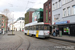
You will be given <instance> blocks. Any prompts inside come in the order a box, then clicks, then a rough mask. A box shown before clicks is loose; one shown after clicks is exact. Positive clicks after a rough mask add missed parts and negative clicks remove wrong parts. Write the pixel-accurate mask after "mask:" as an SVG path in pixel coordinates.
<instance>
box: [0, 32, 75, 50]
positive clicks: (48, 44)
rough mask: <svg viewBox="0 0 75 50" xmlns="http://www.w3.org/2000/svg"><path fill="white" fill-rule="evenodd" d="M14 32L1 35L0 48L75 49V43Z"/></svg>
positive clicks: (28, 49) (17, 49)
mask: <svg viewBox="0 0 75 50" xmlns="http://www.w3.org/2000/svg"><path fill="white" fill-rule="evenodd" d="M9 33H10V34H11V32H9ZM14 34H15V35H8V34H5V35H0V50H75V43H71V42H66V41H60V40H56V39H51V38H46V39H39V38H36V37H30V36H27V35H24V33H23V32H14Z"/></svg>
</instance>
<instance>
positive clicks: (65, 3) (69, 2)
mask: <svg viewBox="0 0 75 50" xmlns="http://www.w3.org/2000/svg"><path fill="white" fill-rule="evenodd" d="M74 3H75V0H52V24H53V25H56V27H58V28H59V30H60V31H62V34H63V35H71V36H75V33H74V32H75V29H74V28H75V4H74Z"/></svg>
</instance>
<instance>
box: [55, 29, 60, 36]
mask: <svg viewBox="0 0 75 50" xmlns="http://www.w3.org/2000/svg"><path fill="white" fill-rule="evenodd" d="M58 35H59V29H58V28H57V29H56V36H58Z"/></svg>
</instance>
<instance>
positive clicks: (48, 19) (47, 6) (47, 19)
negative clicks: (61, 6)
mask: <svg viewBox="0 0 75 50" xmlns="http://www.w3.org/2000/svg"><path fill="white" fill-rule="evenodd" d="M43 16H44V19H43V20H44V23H45V24H49V25H52V0H48V1H47V2H46V3H44V14H43Z"/></svg>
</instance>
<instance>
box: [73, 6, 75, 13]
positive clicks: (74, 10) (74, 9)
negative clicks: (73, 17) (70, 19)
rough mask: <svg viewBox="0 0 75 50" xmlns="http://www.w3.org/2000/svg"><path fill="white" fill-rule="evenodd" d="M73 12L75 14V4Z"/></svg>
mask: <svg viewBox="0 0 75 50" xmlns="http://www.w3.org/2000/svg"><path fill="white" fill-rule="evenodd" d="M73 14H75V5H73Z"/></svg>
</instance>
